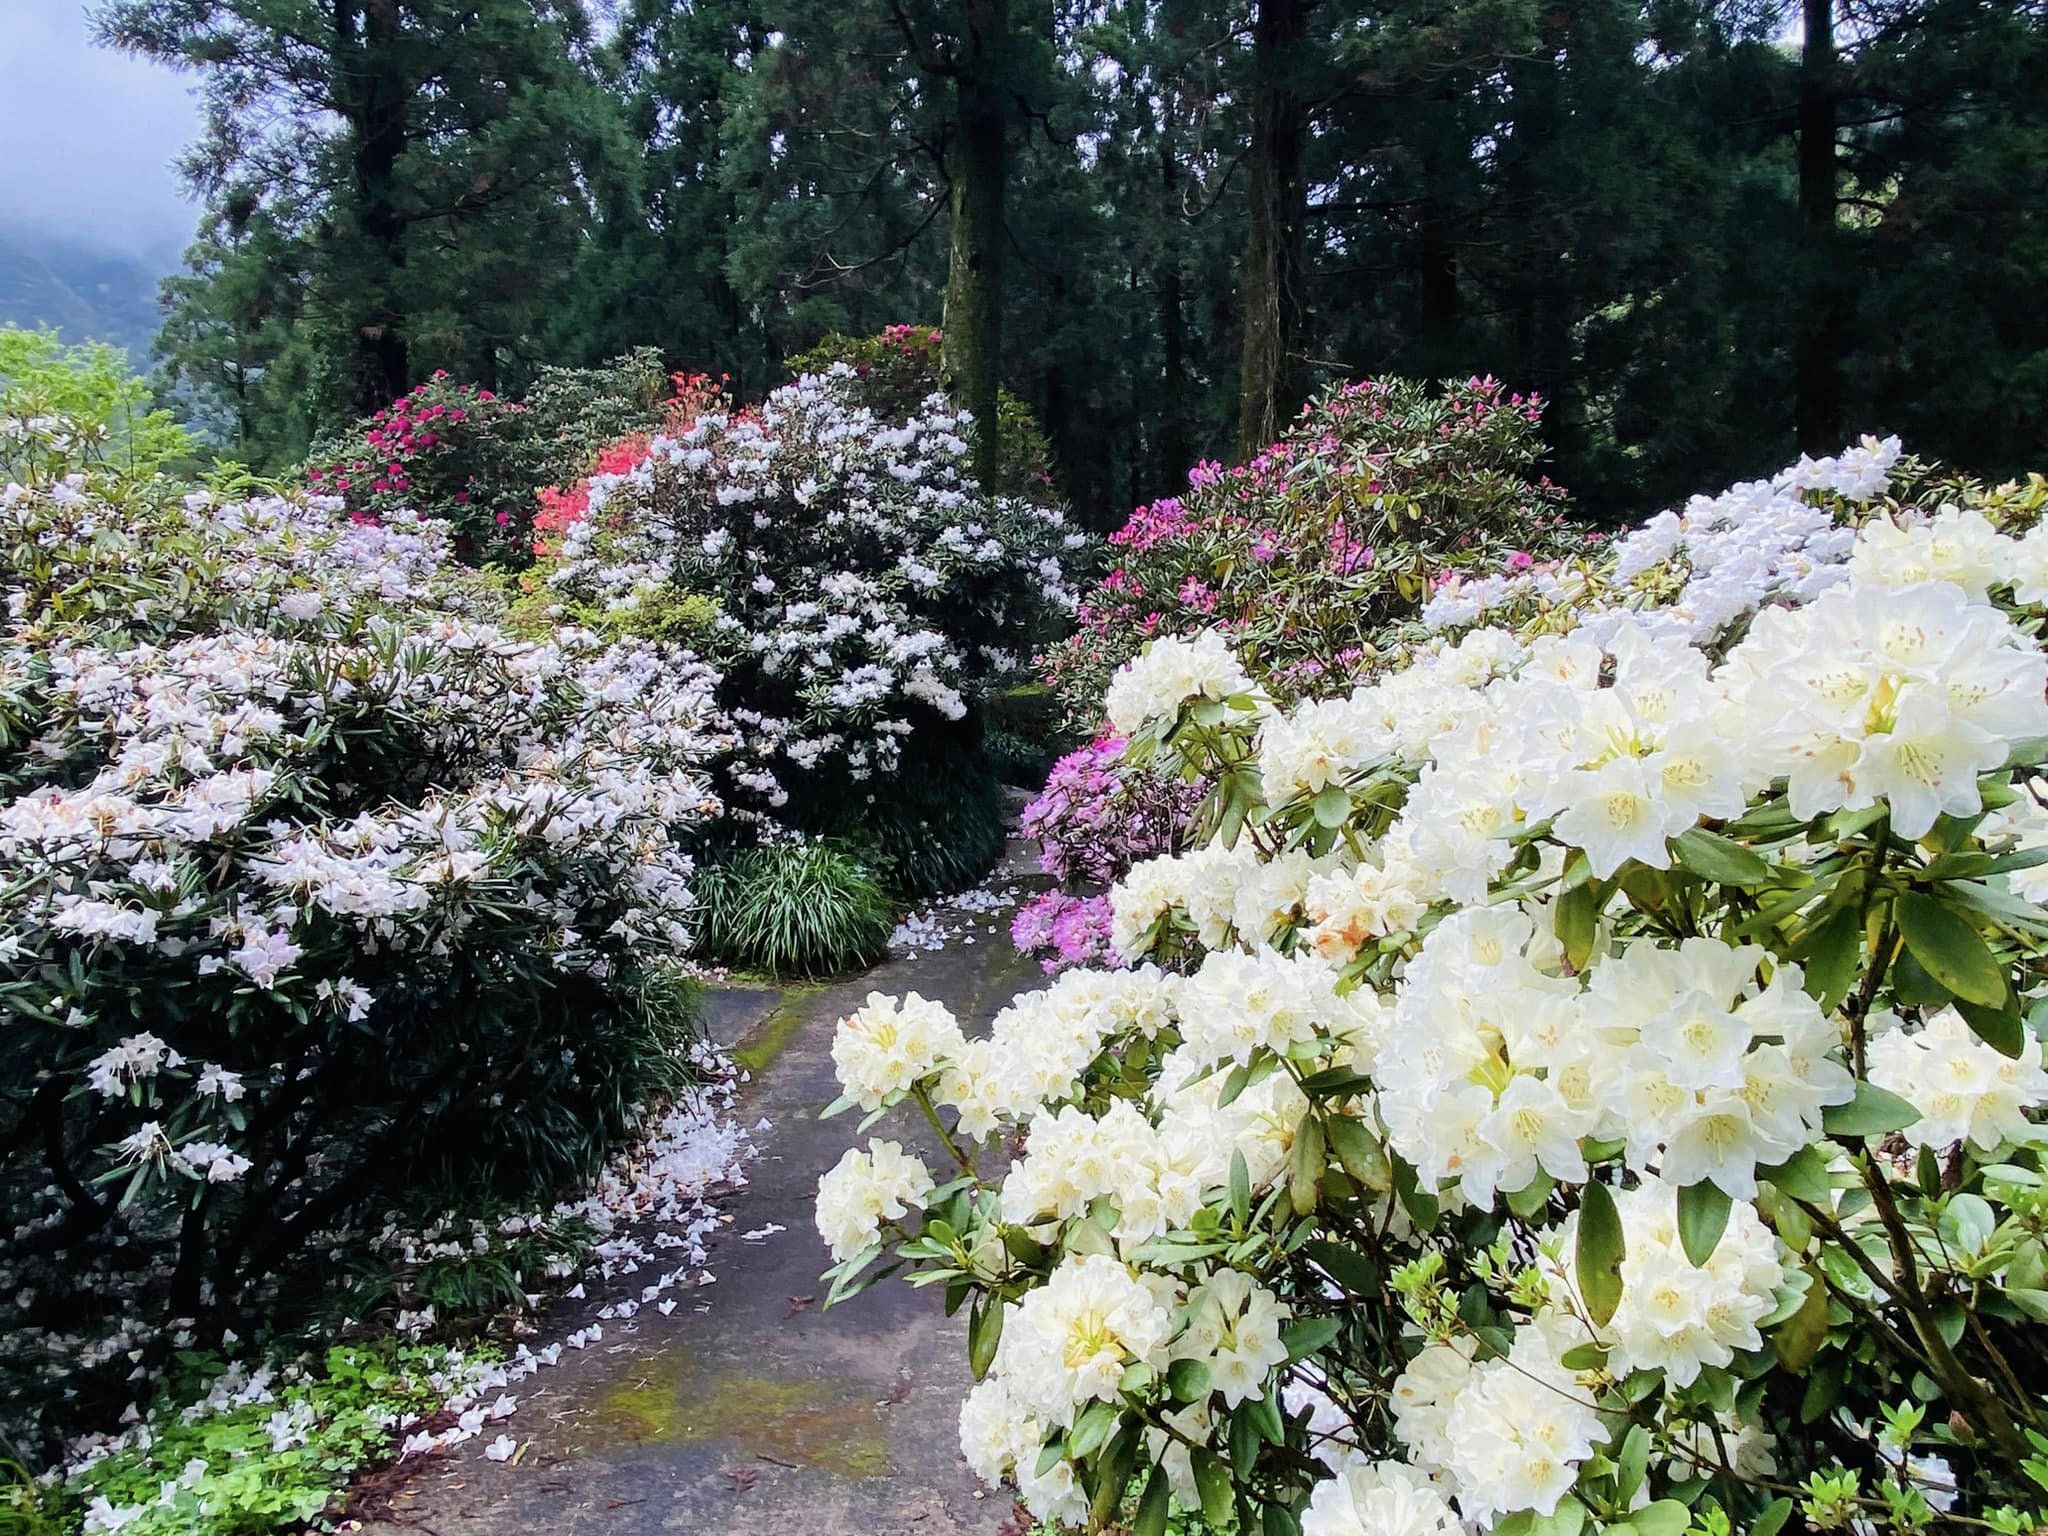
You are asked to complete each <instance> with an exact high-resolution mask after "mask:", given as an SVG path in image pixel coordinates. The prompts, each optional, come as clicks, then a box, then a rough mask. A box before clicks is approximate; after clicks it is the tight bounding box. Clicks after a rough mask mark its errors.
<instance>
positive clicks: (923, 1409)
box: [366, 857, 1042, 1536]
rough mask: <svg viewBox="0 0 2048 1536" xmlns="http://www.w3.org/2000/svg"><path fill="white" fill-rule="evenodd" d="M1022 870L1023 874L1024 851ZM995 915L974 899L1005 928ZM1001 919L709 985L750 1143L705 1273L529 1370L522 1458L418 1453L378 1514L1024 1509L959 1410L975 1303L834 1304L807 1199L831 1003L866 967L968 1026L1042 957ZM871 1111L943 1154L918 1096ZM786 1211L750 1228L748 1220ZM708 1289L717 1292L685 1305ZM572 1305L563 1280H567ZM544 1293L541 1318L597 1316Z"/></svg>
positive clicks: (825, 1095)
mask: <svg viewBox="0 0 2048 1536" xmlns="http://www.w3.org/2000/svg"><path fill="white" fill-rule="evenodd" d="M1010 873H1011V874H1014V875H1016V876H1017V877H1020V878H1028V876H1025V874H1024V867H1023V865H1022V863H1021V861H1020V860H1019V859H1017V858H1015V857H1013V859H1012V861H1011V870H1010ZM1006 921H1007V919H1006V918H1001V917H997V918H986V917H985V918H982V919H980V920H979V922H978V923H977V925H976V926H977V927H978V928H979V929H982V930H985V929H986V928H987V927H988V926H989V925H990V924H991V923H993V924H994V925H995V926H996V927H997V928H998V929H999V930H1000V929H1001V928H1002V927H1003V926H1004V924H1005V923H1006ZM1040 980H1042V978H1041V977H1040V976H1039V974H1038V971H1037V967H1036V966H1035V965H1033V964H1031V963H1030V962H1029V961H1026V960H1024V959H1022V958H1021V957H1019V956H1018V955H1017V954H1016V952H1015V951H1014V950H1013V949H1012V948H1011V946H1010V944H1009V941H1008V936H1007V934H1006V933H1003V932H1001V931H999V932H997V933H995V934H989V933H987V932H986V931H982V932H980V933H979V934H978V935H977V942H975V943H974V944H972V945H965V944H963V943H962V942H961V941H960V940H959V939H957V938H956V939H954V940H952V941H951V943H950V944H949V945H948V947H947V948H946V949H944V950H942V951H940V952H938V953H936V954H929V955H925V956H922V957H920V958H919V959H917V960H915V961H910V960H894V961H891V962H889V963H887V964H884V965H883V966H881V967H879V968H878V969H876V970H874V971H871V972H868V973H867V974H865V975H862V976H860V977H856V978H854V979H852V980H850V981H845V982H840V983H834V984H831V985H827V986H823V987H810V988H796V989H790V990H777V989H773V988H735V989H731V990H728V991H724V992H721V993H719V994H717V995H716V996H714V997H713V998H712V999H711V1006H710V1015H711V1016H710V1025H711V1030H712V1033H713V1034H714V1036H715V1037H717V1038H718V1039H719V1040H720V1041H721V1043H724V1044H727V1045H730V1046H732V1047H733V1048H734V1054H735V1057H736V1059H738V1060H739V1061H740V1062H741V1064H742V1065H743V1066H745V1067H746V1068H747V1069H748V1070H749V1071H750V1072H751V1073H752V1075H753V1081H752V1082H751V1083H750V1084H749V1085H748V1086H747V1087H746V1088H745V1090H743V1092H742V1095H741V1098H740V1103H739V1106H738V1109H737V1111H736V1113H737V1114H738V1116H739V1117H740V1121H741V1123H742V1124H744V1125H749V1126H751V1125H754V1124H756V1123H757V1122H758V1121H759V1120H761V1119H763V1118H766V1119H767V1120H768V1121H770V1122H771V1126H772V1128H771V1129H769V1130H765V1131H757V1132H755V1133H754V1141H755V1145H756V1147H757V1148H758V1150H759V1153H760V1155H759V1156H758V1157H756V1158H754V1159H753V1160H752V1161H750V1162H749V1163H748V1164H747V1176H748V1180H749V1186H748V1188H747V1189H745V1190H744V1191H742V1192H740V1193H739V1194H738V1195H736V1196H734V1197H732V1198H731V1199H730V1200H729V1201H727V1202H723V1203H724V1205H725V1209H726V1210H727V1211H729V1212H730V1213H731V1215H732V1217H733V1220H732V1222H731V1224H730V1225H729V1226H727V1227H726V1228H725V1229H724V1232H723V1234H722V1235H721V1236H720V1237H718V1238H716V1239H715V1240H714V1243H713V1247H712V1251H711V1255H710V1260H709V1267H710V1270H711V1272H712V1273H713V1274H714V1275H716V1276H717V1279H716V1281H715V1283H714V1284H712V1285H710V1286H707V1287H704V1288H703V1289H700V1290H694V1291H686V1292H679V1293H678V1294H679V1295H680V1296H681V1305H679V1306H678V1307H677V1309H676V1310H675V1312H674V1313H673V1314H672V1315H671V1316H668V1317H662V1316H660V1315H659V1314H658V1313H657V1312H655V1311H654V1310H653V1309H652V1308H647V1309H643V1310H642V1311H641V1312H640V1313H639V1314H638V1315H637V1316H636V1317H634V1318H632V1319H631V1320H630V1321H612V1322H607V1323H605V1324H604V1332H605V1337H604V1340H603V1342H602V1343H600V1344H597V1345H594V1346H592V1347H591V1348H589V1349H586V1350H584V1351H582V1352H581V1353H580V1354H576V1353H565V1354H564V1356H563V1358H562V1363H561V1364H560V1365H559V1366H558V1367H556V1368H555V1369H553V1370H551V1371H547V1372H544V1373H543V1374H542V1375H541V1376H537V1377H530V1378H528V1380H527V1381H525V1382H523V1383H521V1384H520V1406H519V1411H518V1413H517V1415H516V1416H514V1417H513V1418H512V1419H511V1420H509V1421H508V1423H507V1425H506V1428H507V1429H508V1430H509V1431H510V1432H511V1433H512V1434H514V1435H515V1436H516V1437H517V1438H518V1439H520V1440H521V1441H522V1442H527V1443H526V1445H525V1448H524V1450H523V1451H522V1452H521V1454H520V1456H519V1458H518V1460H517V1462H516V1463H512V1464H500V1463H494V1462H490V1461H488V1460H486V1459H484V1457H483V1455H482V1453H481V1449H480V1446H481V1441H478V1442H473V1443H471V1444H469V1445H466V1446H464V1447H462V1448H461V1449H460V1450H459V1451H457V1452H456V1453H454V1454H453V1455H451V1456H450V1457H447V1458H445V1459H436V1460H434V1461H431V1462H427V1463H423V1464H422V1465H421V1467H420V1469H419V1470H418V1471H416V1472H415V1473H413V1475H412V1476H411V1478H410V1480H409V1482H408V1483H407V1484H406V1485H405V1486H404V1487H403V1488H402V1489H400V1490H399V1491H398V1492H397V1494H396V1496H395V1497H394V1498H393V1499H392V1501H391V1504H390V1506H389V1507H390V1508H391V1509H392V1511H393V1513H392V1514H391V1515H390V1516H389V1517H388V1518H387V1519H386V1520H385V1521H383V1522H382V1523H379V1524H375V1525H371V1526H368V1527H367V1528H366V1530H367V1531H368V1532H372V1533H376V1536H401V1533H420V1532H425V1533H427V1536H456V1533H458V1532H474V1533H478V1536H487V1533H488V1536H499V1533H503V1536H514V1533H517V1536H600V1533H602V1536H642V1533H654V1532H664V1533H667V1532H687V1533H697V1532H702V1533H706V1536H711V1533H721V1536H724V1533H730V1536H757V1533H758V1536H770V1533H773V1536H813V1533H816V1536H970V1533H972V1536H995V1533H997V1532H1000V1531H1004V1530H1006V1529H1007V1530H1010V1531H1016V1530H1019V1529H1021V1528H1022V1527H1021V1526H1020V1525H1019V1524H1018V1523H1017V1522H1016V1521H1015V1520H1014V1519H1013V1515H1012V1509H1013V1506H1012V1504H1011V1501H1010V1500H1009V1499H1008V1498H1006V1497H1004V1496H1001V1495H998V1494H994V1493H985V1492H984V1491H983V1490H982V1488H981V1486H980V1484H979V1483H978V1482H977V1481H976V1480H975V1478H974V1476H973V1474H972V1473H970V1472H969V1471H968V1470H967V1467H966V1464H965V1463H964V1462H963V1461H962V1460H961V1457H960V1452H959V1443H958V1438H957V1434H956V1428H955V1425H956V1415H957V1411H958V1407H959V1403H960V1399H961V1398H962V1397H963V1396H964V1395H965V1393H966V1390H967V1387H968V1385H969V1378H968V1374H967V1366H966V1345H965V1340H964V1333H965V1329H964V1324H963V1321H962V1319H960V1318H947V1317H945V1316H944V1315H943V1308H942V1306H941V1302H940V1296H939V1294H938V1292H937V1291H936V1290H932V1291H912V1290H911V1289H910V1288H909V1287H908V1286H906V1285H903V1284H901V1283H900V1282H885V1283H884V1284H882V1285H880V1286H877V1287H876V1288H874V1289H872V1290H870V1291H868V1292H866V1293H864V1294H863V1295H860V1296H858V1297H856V1298H854V1299H853V1300H852V1301H850V1302H846V1303H843V1304H842V1305H841V1306H839V1307H836V1308H834V1309H833V1311H832V1313H831V1314H830V1315H829V1316H826V1315H822V1314H821V1313H820V1311H819V1308H818V1302H820V1301H821V1300H822V1299H823V1293H824V1289H825V1288H824V1286H823V1285H821V1284H820V1283H819V1280H818V1276H819V1273H820V1272H821V1271H822V1270H823V1269H824V1267H825V1265H826V1263H827V1257H826V1254H825V1250H824V1248H823V1246H822V1244H821V1243H820V1242H819V1241H818V1236H817V1232H816V1229H815V1228H814V1227H813V1226H812V1224H811V1207H812V1202H813V1199H814V1198H815V1196H816V1193H817V1183H818V1176H819V1175H820V1174H821V1173H823V1172H824V1171H825V1170H826V1169H828V1168H830V1167H831V1166H832V1165H833V1164H834V1163H835V1162H837V1161H838V1160H839V1157H840V1155H841V1153H842V1152H844V1151H845V1149H846V1148H847V1146H848V1145H850V1144H851V1139H852V1136H853V1130H854V1126H855V1125H856V1124H857V1123H858V1121H857V1117H856V1116H852V1115H848V1116H843V1117H840V1118H837V1119H833V1120H829V1121H820V1120H819V1119H818V1118H817V1113H818V1111H819V1110H820V1109H821V1108H823V1107H824V1106H825V1105H826V1104H828V1103H829V1102H831V1100H832V1099H833V1097H834V1096H835V1095H836V1094H837V1092H838V1087H837V1084H836V1082H835V1081H834V1078H833V1072H832V1059H831V1046H832V1026H833V1024H834V1022H835V1021H836V1020H837V1019H838V1018H839V1017H840V1016H841V1015H843V1014H845V1013H847V1012H850V1011H851V1010H852V1009H854V1008H856V1007H858V1006H859V1004H860V1002H861V1000H862V999H863V998H864V997H865V996H866V995H867V993H868V992H869V991H871V990H880V991H884V992H903V991H918V992H922V993H923V994H924V995H925V996H927V997H935V998H939V999H941V1000H943V1001H944V1002H945V1003H946V1004H947V1005H948V1006H950V1007H951V1008H952V1009H953V1010H954V1012H955V1013H956V1014H958V1015H959V1017H960V1019H961V1022H962V1023H963V1024H964V1025H966V1026H967V1027H968V1029H969V1032H970V1033H974V1032H976V1031H975V1025H976V1024H985V1023H986V1021H987V1020H989V1019H990V1018H992V1017H993V1016H994V1014H995V1013H996V1012H997V1010H998V1009H1000V1008H1001V1007H1002V1006H1003V1005H1004V1004H1005V1003H1007V1002H1008V1001H1009V1000H1010V998H1011V997H1013V996H1014V995H1016V993H1018V992H1019V991H1023V990H1027V989H1028V988H1030V987H1032V986H1033V985H1035V984H1037V982H1038V981H1040ZM872 1134H876V1135H886V1136H891V1137H894V1138H897V1139H900V1140H902V1141H904V1142H905V1143H906V1144H916V1145H917V1146H918V1147H919V1148H920V1150H922V1151H923V1152H924V1154H925V1156H926V1158H927V1161H929V1162H931V1163H932V1165H933V1166H934V1167H937V1166H938V1164H939V1161H940V1160H941V1156H942V1154H940V1153H939V1152H938V1150H937V1148H936V1146H935V1144H934V1142H933V1138H932V1137H931V1135H930V1132H929V1129H928V1128H927V1127H925V1125H924V1124H923V1121H922V1119H921V1117H919V1115H918V1114H917V1112H916V1110H915V1109H909V1110H908V1111H907V1112H905V1111H900V1110H899V1111H898V1112H897V1113H896V1114H895V1115H892V1116H891V1117H889V1119H887V1120H885V1121H883V1122H881V1123H879V1124H878V1125H877V1126H876V1127H875V1128H874V1130H873V1132H872ZM771 1225H779V1226H781V1227H782V1228H783V1229H784V1230H783V1231H781V1232H779V1233H775V1234H773V1235H771V1236H768V1237H766V1238H764V1239H759V1240H751V1241H750V1240H748V1239H746V1238H745V1237H744V1236H743V1234H745V1233H748V1232H756V1231H759V1230H761V1229H762V1228H765V1227H768V1226H771ZM706 1303H708V1306H709V1310H708V1311H702V1312H699V1311H697V1310H696V1308H697V1307H698V1306H701V1305H705V1304H706ZM570 1307H571V1308H573V1307H574V1304H570ZM589 1310H591V1309H590V1308H589V1307H585V1308H583V1309H581V1310H580V1311H579V1310H570V1309H569V1308H564V1309H560V1310H558V1311H557V1312H555V1313H553V1314H551V1315H550V1317H549V1319H548V1327H547V1329H546V1332H545V1336H546V1337H548V1338H560V1337H561V1336H563V1335H564V1334H565V1333H567V1332H569V1331H571V1330H572V1329H574V1328H575V1327H577V1326H580V1325H581V1323H582V1322H584V1321H586V1318H585V1316H584V1315H583V1314H584V1312H587V1311H589Z"/></svg>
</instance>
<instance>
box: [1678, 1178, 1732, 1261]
mask: <svg viewBox="0 0 2048 1536" xmlns="http://www.w3.org/2000/svg"><path fill="white" fill-rule="evenodd" d="M1732 1204H1733V1202H1732V1201H1731V1200H1729V1198H1728V1196H1727V1194H1726V1192H1725V1191H1723V1190H1722V1188H1721V1186H1720V1185H1718V1184H1715V1183H1713V1182H1711V1181H1710V1180H1706V1179H1702V1180H1701V1181H1700V1182H1699V1183H1697V1184H1688V1185H1686V1186H1685V1187H1684V1188H1683V1189H1681V1190H1679V1192H1678V1241H1679V1242H1680V1243H1681V1244H1682V1245H1683V1246H1684V1248H1685V1256H1686V1257H1687V1258H1688V1259H1690V1260H1692V1264H1693V1268H1695V1269H1697V1268H1699V1267H1700V1266H1701V1265H1703V1264H1705V1263H1706V1262H1707V1260H1709V1259H1711V1258H1712V1257H1713V1256H1714V1249H1715V1247H1716V1246H1717V1245H1718V1244H1719V1243H1720V1241H1721V1234H1722V1233H1723V1232H1725V1231H1726V1230H1727V1229H1728V1212H1729V1209H1730V1207H1731V1206H1732Z"/></svg>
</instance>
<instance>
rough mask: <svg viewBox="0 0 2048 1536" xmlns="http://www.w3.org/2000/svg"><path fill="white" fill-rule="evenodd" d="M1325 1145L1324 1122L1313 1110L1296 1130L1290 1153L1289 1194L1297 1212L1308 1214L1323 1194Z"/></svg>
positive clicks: (1302, 1118)
mask: <svg viewBox="0 0 2048 1536" xmlns="http://www.w3.org/2000/svg"><path fill="white" fill-rule="evenodd" d="M1325 1162H1326V1149H1325V1146H1324V1139H1323V1122H1322V1120H1321V1119H1320V1118H1318V1117H1317V1115H1316V1114H1315V1112H1314V1111H1313V1110H1311V1111H1310V1112H1309V1113H1308V1114H1306V1115H1303V1116H1302V1117H1301V1124H1300V1125H1298V1126H1296V1127H1295V1130H1294V1145H1293V1147H1291V1148H1290V1149H1289V1151H1288V1157H1287V1198H1288V1200H1289V1201H1290V1202H1291V1203H1292V1204H1293V1206H1294V1214H1295V1215H1297V1216H1306V1215H1307V1214H1308V1213H1309V1212H1310V1211H1312V1210H1314V1209H1315V1208H1316V1201H1317V1200H1319V1199H1321V1198H1322V1192H1323V1168H1324V1166H1325Z"/></svg>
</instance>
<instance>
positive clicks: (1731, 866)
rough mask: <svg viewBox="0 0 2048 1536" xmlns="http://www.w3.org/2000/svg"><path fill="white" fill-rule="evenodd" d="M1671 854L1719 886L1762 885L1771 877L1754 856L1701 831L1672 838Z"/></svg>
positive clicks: (1768, 868) (1696, 829)
mask: <svg viewBox="0 0 2048 1536" xmlns="http://www.w3.org/2000/svg"><path fill="white" fill-rule="evenodd" d="M1671 851H1672V853H1673V854H1675V855H1676V856H1677V858H1678V861H1679V862H1680V863H1681V864H1683V865H1684V866H1685V867H1686V868H1687V869H1689V870H1691V871H1692V872H1693V873H1694V874H1696V875H1704V876H1705V877H1706V878H1707V879H1709V880H1713V881H1716V882H1718V883H1719V884H1721V885H1739V886H1752V885H1762V884H1763V883H1764V882H1765V881H1766V880H1768V879H1770V877H1771V866H1770V865H1769V864H1768V863H1766V862H1765V861H1764V860H1763V859H1762V858H1760V857H1759V856H1758V855H1757V854H1755V853H1753V852H1751V851H1750V850H1749V849H1747V848H1745V847H1743V846H1742V844H1740V843H1738V842H1735V841H1733V840H1732V839H1729V838H1725V837H1718V836H1716V835H1715V834H1714V833H1712V832H1709V831H1708V830H1707V829H1706V828H1704V827H1689V828H1687V829H1686V830H1685V831H1683V832H1681V833H1679V834H1678V836H1676V837H1674V838H1672V839H1671Z"/></svg>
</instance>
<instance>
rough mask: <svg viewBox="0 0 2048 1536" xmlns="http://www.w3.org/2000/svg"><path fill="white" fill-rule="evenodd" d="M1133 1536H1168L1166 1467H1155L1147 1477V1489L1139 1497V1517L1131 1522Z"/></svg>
mask: <svg viewBox="0 0 2048 1536" xmlns="http://www.w3.org/2000/svg"><path fill="white" fill-rule="evenodd" d="M1131 1536H1166V1469H1165V1468H1164V1467H1154V1468H1153V1469H1152V1475H1151V1476H1150V1477H1148V1478H1146V1479H1145V1491H1144V1493H1143V1494H1141V1495H1140V1496H1139V1498H1138V1518H1137V1519H1136V1520H1133V1521H1132V1522H1131Z"/></svg>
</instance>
